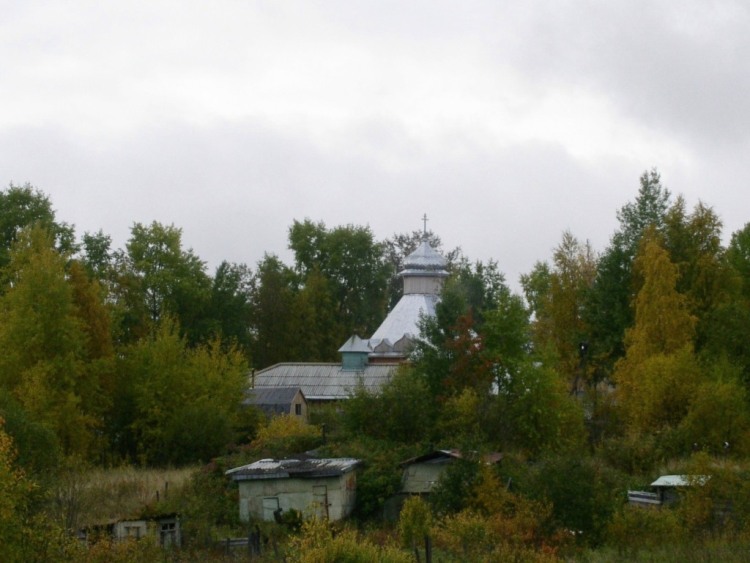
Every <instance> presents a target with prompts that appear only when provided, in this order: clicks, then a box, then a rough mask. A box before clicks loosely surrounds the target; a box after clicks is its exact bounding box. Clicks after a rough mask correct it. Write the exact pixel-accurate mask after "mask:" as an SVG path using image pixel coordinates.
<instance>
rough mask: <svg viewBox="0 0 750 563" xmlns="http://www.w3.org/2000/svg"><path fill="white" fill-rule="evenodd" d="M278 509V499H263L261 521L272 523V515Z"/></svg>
mask: <svg viewBox="0 0 750 563" xmlns="http://www.w3.org/2000/svg"><path fill="white" fill-rule="evenodd" d="M278 509H279V497H264V498H263V520H266V521H273V520H274V516H273V513H274V512H276V511H277V510H278Z"/></svg>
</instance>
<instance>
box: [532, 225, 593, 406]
mask: <svg viewBox="0 0 750 563" xmlns="http://www.w3.org/2000/svg"><path fill="white" fill-rule="evenodd" d="M595 275H596V260H595V257H594V253H593V250H592V249H591V246H590V245H589V244H588V243H586V244H582V243H580V242H579V241H578V239H576V238H575V237H574V236H573V235H572V234H571V233H570V232H568V231H566V232H565V233H563V237H562V241H561V243H560V244H559V245H558V246H557V248H555V251H554V254H553V266H552V268H551V269H550V268H549V267H548V266H546V265H542V264H537V265H536V266H535V270H534V271H533V272H532V273H531V274H529V275H528V276H524V277H523V278H522V284H523V285H524V287H525V288H526V289H525V291H526V294H527V296H528V297H529V298H530V300H531V302H533V305H534V312H535V320H534V323H533V335H534V344H535V347H536V349H537V350H540V351H541V350H544V351H545V352H546V353H552V354H554V357H555V364H556V365H555V368H556V369H557V371H558V372H559V373H560V375H561V376H562V377H564V378H565V380H566V381H568V382H569V386H570V388H571V390H573V391H577V390H579V388H580V386H581V384H582V383H583V381H582V380H584V381H585V380H588V379H589V378H588V376H587V374H585V373H583V366H582V362H581V354H580V350H581V343H582V342H587V340H588V334H589V330H588V324H587V322H586V320H585V319H584V316H583V310H584V307H585V299H586V295H587V293H588V291H589V290H590V288H591V286H592V284H593V282H594V278H595ZM585 346H588V345H587V344H585Z"/></svg>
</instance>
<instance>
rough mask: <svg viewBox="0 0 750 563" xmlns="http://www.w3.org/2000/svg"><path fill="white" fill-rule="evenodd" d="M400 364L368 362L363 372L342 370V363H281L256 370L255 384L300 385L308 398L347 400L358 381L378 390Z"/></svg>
mask: <svg viewBox="0 0 750 563" xmlns="http://www.w3.org/2000/svg"><path fill="white" fill-rule="evenodd" d="M398 366H399V364H396V363H393V364H371V365H368V366H366V367H365V369H364V370H363V371H343V370H342V369H341V364H333V363H281V364H276V365H274V366H271V367H269V368H266V369H264V370H261V371H258V372H256V373H255V387H299V388H300V389H301V390H302V393H304V395H305V397H306V398H307V400H308V401H333V400H341V399H347V398H349V397H350V396H351V394H352V393H353V392H354V391H355V390H356V389H357V386H358V385H359V384H360V383H361V384H362V385H363V386H364V387H365V389H367V390H368V391H373V392H375V391H379V390H380V388H381V387H382V385H383V384H384V383H385V382H386V381H388V380H389V379H390V377H391V375H392V374H393V372H394V371H395V370H396V368H398Z"/></svg>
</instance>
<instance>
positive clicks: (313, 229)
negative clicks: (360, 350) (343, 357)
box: [289, 219, 391, 334]
mask: <svg viewBox="0 0 750 563" xmlns="http://www.w3.org/2000/svg"><path fill="white" fill-rule="evenodd" d="M289 247H290V248H291V249H292V251H293V252H294V257H295V269H296V272H297V274H298V275H299V277H300V279H303V280H304V279H306V278H307V276H308V275H309V274H310V273H311V272H312V271H314V270H315V269H317V270H318V271H319V272H320V273H321V274H322V275H323V276H324V277H325V278H326V279H327V280H328V283H329V287H330V289H331V292H332V297H333V303H334V305H335V308H336V311H337V315H338V317H339V319H340V320H341V323H342V328H343V329H344V330H345V331H346V333H347V334H372V333H373V332H374V331H375V329H376V328H377V327H378V325H379V324H380V322H382V320H383V318H384V317H385V312H386V306H387V304H388V301H387V299H388V294H387V289H388V280H389V279H390V276H391V266H390V265H389V264H388V262H387V260H386V258H385V252H384V248H383V245H382V244H379V243H377V242H376V241H375V239H374V237H373V234H372V231H370V229H369V227H358V226H354V225H346V226H341V227H335V228H333V229H330V230H329V229H327V228H326V226H325V224H324V223H322V222H321V223H313V222H312V221H310V220H309V219H306V220H305V221H304V222H301V223H300V222H299V221H295V222H294V223H293V225H292V226H291V227H290V228H289Z"/></svg>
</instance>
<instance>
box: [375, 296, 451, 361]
mask: <svg viewBox="0 0 750 563" xmlns="http://www.w3.org/2000/svg"><path fill="white" fill-rule="evenodd" d="M439 299H440V298H439V297H438V296H437V295H430V294H426V293H411V294H408V295H404V296H402V297H401V299H399V302H398V303H396V306H395V307H394V308H393V309H392V310H391V312H390V313H388V316H387V317H386V318H385V320H384V321H383V322H382V323H381V324H380V326H379V327H378V329H377V330H376V331H375V333H374V334H373V335H372V337H371V338H370V348H375V346H377V345H378V344H380V341H381V340H383V339H386V338H387V339H388V340H389V341H390V342H391V343H394V342H397V341H398V340H400V339H401V338H403V336H404V335H408V336H410V337H416V336H418V335H419V326H418V322H419V318H420V316H426V317H434V316H435V305H436V304H437V302H438V301H439Z"/></svg>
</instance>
